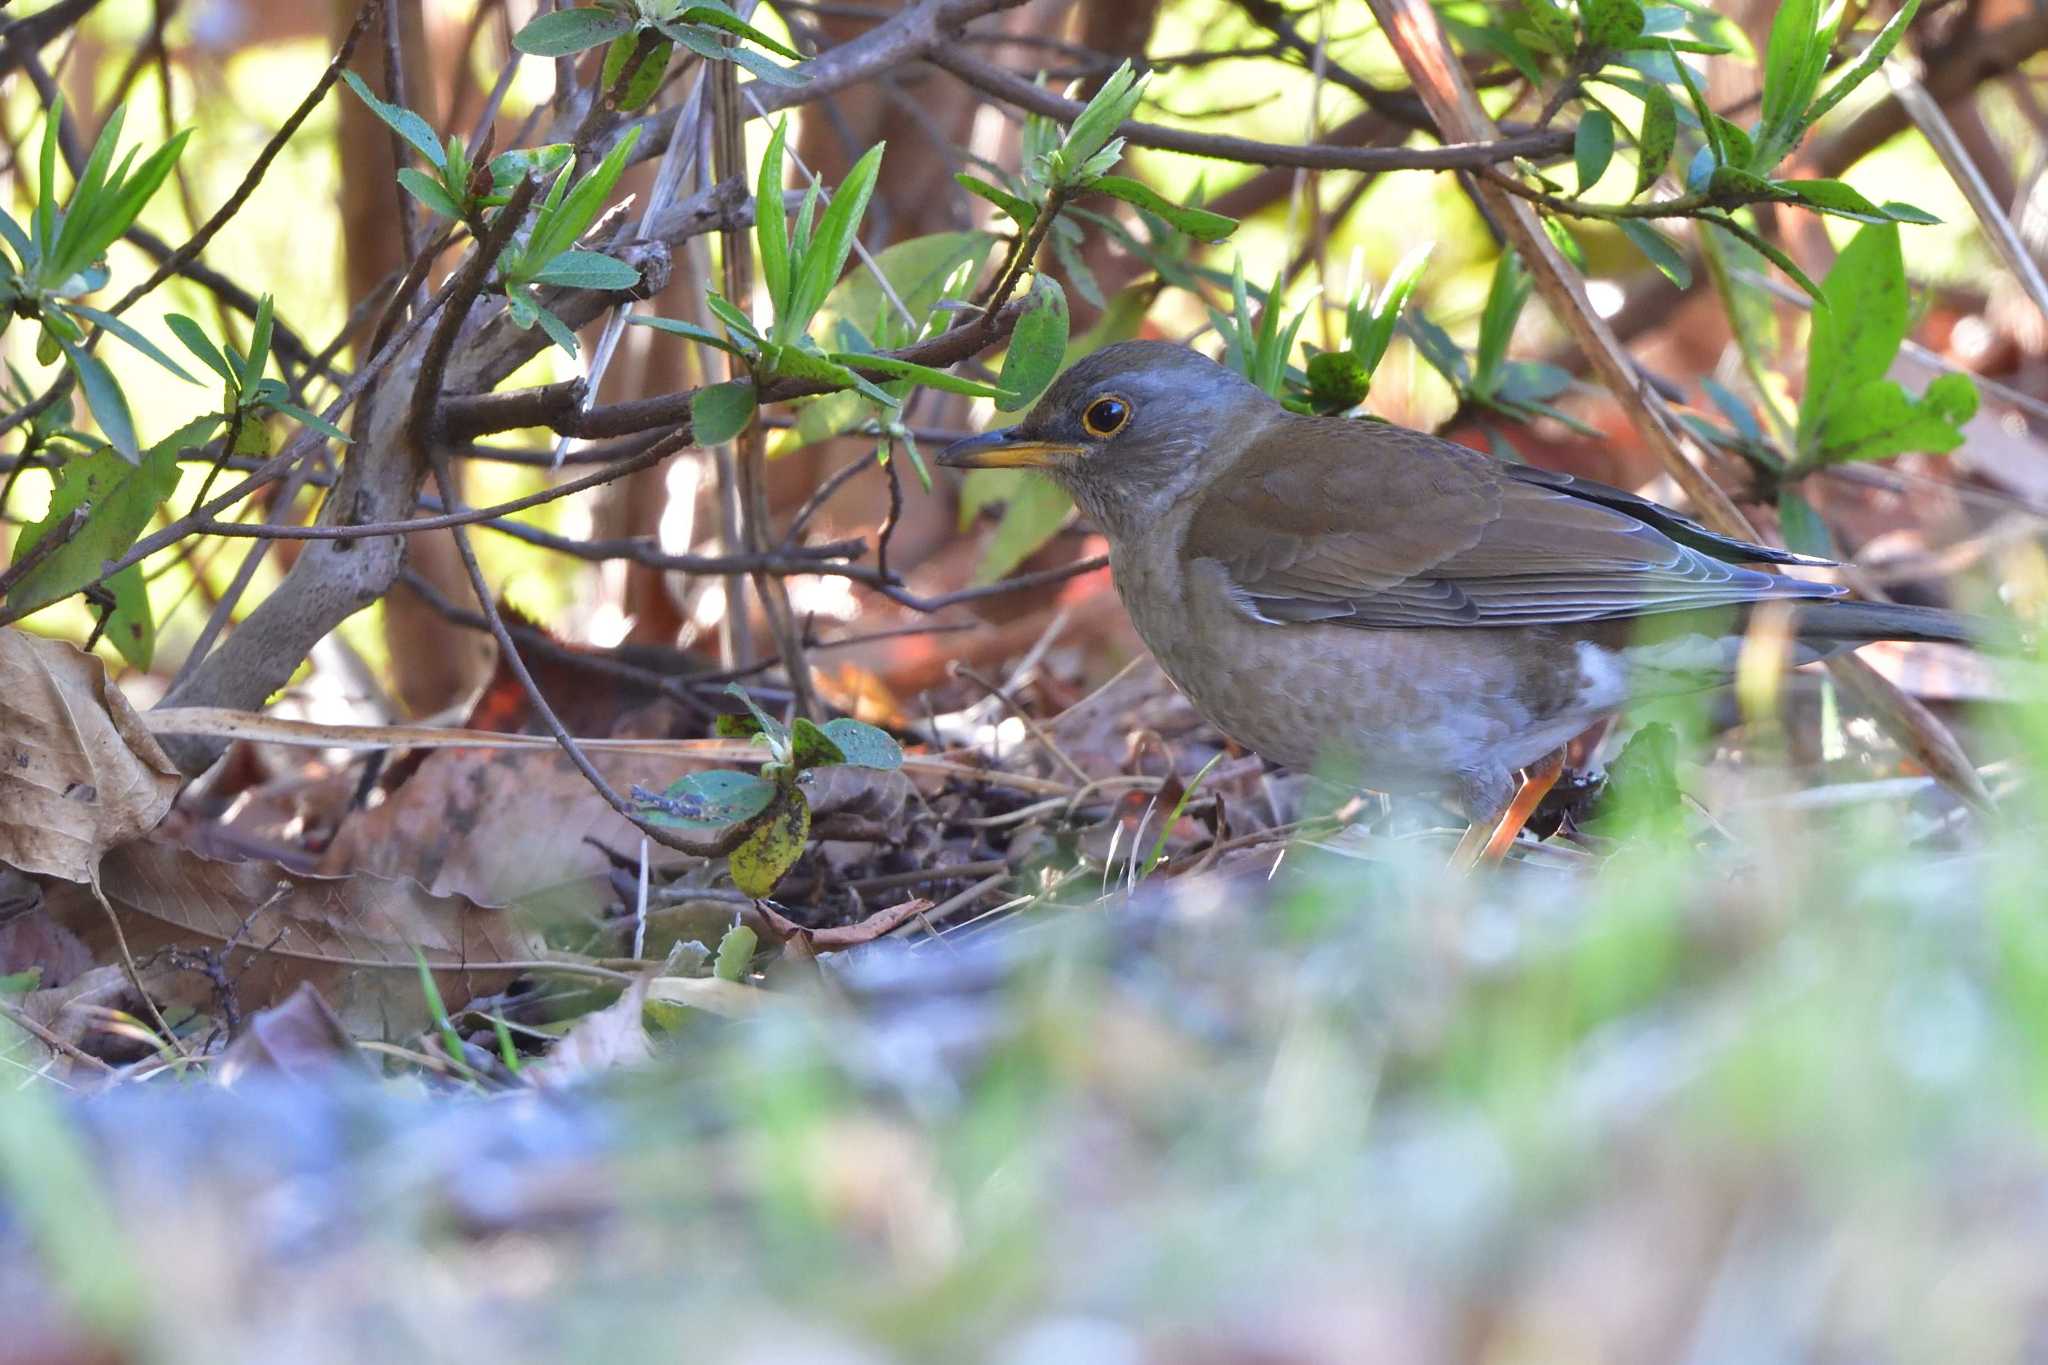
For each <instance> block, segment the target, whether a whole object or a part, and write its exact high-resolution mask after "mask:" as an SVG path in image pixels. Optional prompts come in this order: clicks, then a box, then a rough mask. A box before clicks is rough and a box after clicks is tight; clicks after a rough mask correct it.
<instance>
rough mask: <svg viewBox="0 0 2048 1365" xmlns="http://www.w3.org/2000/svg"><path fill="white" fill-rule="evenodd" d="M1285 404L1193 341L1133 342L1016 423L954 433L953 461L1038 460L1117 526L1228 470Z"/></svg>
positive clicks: (1091, 362) (1105, 354) (1141, 521)
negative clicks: (1193, 346)
mask: <svg viewBox="0 0 2048 1365" xmlns="http://www.w3.org/2000/svg"><path fill="white" fill-rule="evenodd" d="M1285 411H1286V410H1285V409H1284V408H1282V407H1281V406H1280V405H1279V404H1278V403H1276V402H1274V401H1273V400H1272V399H1271V398H1269V397H1267V396H1266V394H1265V393H1264V392H1262V391H1261V390H1260V389H1259V388H1257V387H1256V386H1255V385H1253V384H1252V383H1250V382H1249V381H1248V380H1246V379H1244V378H1243V377H1242V376H1241V375H1239V374H1237V373H1236V372H1235V371H1233V370H1229V369H1226V368H1224V367H1223V366H1221V365H1219V364H1217V363H1216V362H1215V361H1213V360H1210V359H1208V358H1207V357H1206V356H1203V355H1201V354H1199V353H1198V352H1195V351H1191V350H1189V349H1188V348H1187V347H1185V346H1179V345H1175V344H1174V343H1172V342H1166V341H1125V342H1120V343H1118V344H1117V345H1114V346H1105V347H1103V348H1102V349H1101V350H1099V351H1097V352H1095V353H1094V354H1093V355H1090V356H1087V357H1085V358H1084V359H1082V360H1080V361H1077V362H1076V363H1075V364H1074V366H1073V367H1072V368H1071V369H1069V370H1068V371H1067V372H1066V373H1065V374H1062V375H1061V376H1060V377H1059V378H1058V379H1057V380H1056V381H1054V383H1053V385H1052V387H1051V388H1049V389H1047V390H1046V392H1045V396H1044V397H1042V398H1040V399H1039V400H1038V403H1037V405H1036V406H1035V407H1033V408H1032V409H1031V411H1030V412H1029V413H1028V414H1026V416H1025V418H1024V420H1023V421H1021V422H1019V423H1017V424H1016V425H1015V426H1012V427H1004V428H1001V429H1000V430H996V431H990V432H986V433H984V434H982V435H980V436H971V437H969V438H968V439H966V440H964V441H958V442H955V443H954V444H953V445H950V446H948V447H947V448H946V449H945V450H944V451H943V452H941V453H940V455H939V463H940V464H942V465H949V466H951V467H953V468H955V469H1035V470H1037V471H1038V472H1039V473H1042V474H1044V475H1046V476H1048V477H1049V478H1051V479H1053V480H1054V481H1055V482H1057V483H1059V484H1060V485H1061V486H1063V487H1064V488H1065V489H1066V490H1067V491H1068V492H1069V493H1071V494H1073V495H1074V500H1075V501H1076V502H1078V503H1079V504H1080V505H1081V508H1082V510H1083V511H1085V512H1087V513H1088V515H1089V517H1090V518H1091V519H1092V520H1094V521H1095V522H1096V524H1097V525H1099V526H1101V527H1102V529H1103V530H1105V531H1108V532H1110V533H1111V534H1112V535H1115V534H1117V533H1119V532H1124V531H1128V530H1131V529H1134V528H1136V527H1139V526H1142V525H1145V524H1146V523H1148V522H1149V521H1151V520H1153V519H1155V518H1156V517H1158V516H1159V515H1160V514H1162V513H1163V512H1164V511H1165V510H1166V509H1167V508H1168V507H1170V506H1171V505H1172V504H1173V502H1174V501H1175V500H1177V499H1178V498H1180V497H1181V496H1183V495H1184V494H1185V493H1186V492H1188V491H1189V490H1191V489H1194V488H1199V487H1202V486H1204V485H1205V484H1207V483H1208V482H1209V481H1210V480H1211V479H1213V478H1215V477H1216V476H1217V475H1220V474H1222V473H1223V472H1224V471H1225V470H1227V469H1229V468H1230V467H1231V465H1232V464H1234V463H1235V462H1236V460H1237V459H1238V457H1239V456H1240V455H1242V454H1243V453H1244V451H1245V450H1246V448H1247V447H1248V446H1249V445H1250V443H1251V441H1252V440H1253V438H1254V437H1256V436H1257V435H1258V434H1259V433H1260V432H1261V431H1262V430H1264V428H1265V427H1266V426H1267V424H1268V423H1270V422H1271V421H1272V420H1273V419H1274V418H1275V417H1276V416H1282V415H1284V414H1285Z"/></svg>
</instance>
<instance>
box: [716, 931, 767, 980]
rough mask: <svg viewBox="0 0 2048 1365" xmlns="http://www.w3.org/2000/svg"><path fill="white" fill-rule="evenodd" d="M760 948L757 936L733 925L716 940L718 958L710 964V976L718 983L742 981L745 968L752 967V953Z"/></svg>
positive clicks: (745, 972) (759, 939)
mask: <svg viewBox="0 0 2048 1365" xmlns="http://www.w3.org/2000/svg"><path fill="white" fill-rule="evenodd" d="M760 946H761V936H760V935H759V934H757V933H755V932H754V931H753V930H752V929H750V928H748V927H747V926H746V925H744V924H735V925H733V926H732V928H730V929H728V930H726V931H725V936H724V937H723V938H721V939H719V940H718V957H717V959H716V960H715V961H714V962H713V963H712V964H711V974H712V975H713V976H715V977H717V978H718V979H719V980H720V981H739V980H742V979H744V978H745V976H746V974H747V968H749V967H751V966H753V965H754V952H755V950H756V949H758V948H759V947H760Z"/></svg>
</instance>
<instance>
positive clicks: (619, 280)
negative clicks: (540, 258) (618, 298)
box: [533, 251, 640, 289]
mask: <svg viewBox="0 0 2048 1365" xmlns="http://www.w3.org/2000/svg"><path fill="white" fill-rule="evenodd" d="M533 280H534V283H535V284H558V285H563V286H566V287H568V288H571V289H631V288H632V287H633V286H634V285H636V284H638V283H640V272H639V271H638V270H637V269H635V268H634V267H632V266H630V265H627V264H626V263H625V262H624V261H622V260H620V259H619V258H618V257H616V256H607V255H605V254H604V253H603V252H602V251H564V252H563V253H561V254H560V255H559V256H556V257H555V258H554V259H553V260H551V261H549V262H548V263H547V264H546V265H544V266H542V267H541V268H540V272H539V273H538V274H536V275H535V276H534V277H533Z"/></svg>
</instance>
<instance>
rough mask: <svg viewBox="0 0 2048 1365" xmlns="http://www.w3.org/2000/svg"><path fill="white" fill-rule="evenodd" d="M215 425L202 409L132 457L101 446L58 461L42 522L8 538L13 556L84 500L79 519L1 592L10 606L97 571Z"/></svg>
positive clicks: (31, 604) (144, 522)
mask: <svg viewBox="0 0 2048 1365" xmlns="http://www.w3.org/2000/svg"><path fill="white" fill-rule="evenodd" d="M219 426H220V418H219V417H218V416H217V415H212V414H209V415H208V416H206V417H202V418H200V419H198V420H197V421H194V422H189V423H187V424H186V425H185V426H183V427H181V428H179V429H178V430H177V431H176V432H174V433H172V434H171V435H170V436H168V437H166V438H165V439H164V440H162V441H159V442H157V443H156V444H155V445H154V446H151V447H150V449H149V453H148V454H147V455H146V456H144V457H143V458H142V459H141V460H140V461H139V462H138V463H130V462H129V461H127V460H124V459H122V458H121V457H120V456H118V455H116V454H115V453H114V452H112V451H110V450H107V449H106V448H104V447H102V448H100V449H99V450H96V451H94V452H92V453H90V454H86V455H79V456H75V457H74V458H72V459H70V460H67V461H65V463H64V466H63V468H62V469H61V470H59V471H58V474H57V480H56V485H55V487H54V488H53V489H52V490H51V493H50V505H49V509H48V511H47V512H46V513H45V514H44V516H43V519H42V520H41V521H38V522H36V523H35V524H33V525H31V526H27V527H24V528H23V529H22V532H21V535H20V537H19V538H18V539H17V541H16V543H15V549H14V553H15V557H16V559H17V560H19V559H20V558H21V557H22V556H25V555H26V554H27V553H28V552H29V551H30V550H32V549H34V548H35V546H36V545H37V544H38V543H39V542H40V541H41V540H42V538H43V537H44V536H46V535H48V534H49V533H50V532H51V531H52V530H53V529H55V527H56V526H57V524H58V523H59V522H61V521H63V520H64V518H66V517H67V516H69V515H70V514H71V513H72V512H73V511H74V510H76V509H77V508H79V507H82V506H86V505H88V504H90V506H91V508H92V511H91V513H90V515H89V516H87V518H86V521H85V524H84V525H83V526H81V527H79V528H78V531H77V533H76V534H74V535H73V536H72V537H71V539H70V540H68V541H66V542H65V543H64V544H63V545H61V546H59V547H58V548H57V549H56V550H55V551H53V552H52V553H51V555H50V557H49V558H47V559H45V560H44V561H43V562H42V563H41V564H38V565H37V566H36V567H35V568H34V569H33V570H32V571H30V572H29V574H28V575H27V576H25V577H24V578H23V579H22V580H21V581H20V582H18V583H16V584H15V585H14V588H13V590H12V591H11V592H10V593H8V595H7V602H8V605H9V606H10V607H13V608H17V609H31V610H32V609H34V608H36V607H40V606H44V605H47V604H49V603H51V602H55V601H58V600H60V599H62V598H65V597H69V596H70V595H71V594H72V593H74V592H77V591H78V590H79V589H80V588H82V587H84V586H85V585H86V584H88V583H90V582H92V581H93V580H94V579H96V578H98V577H99V576H100V571H101V569H102V568H103V567H104V566H105V565H106V564H107V562H108V561H110V560H115V559H119V558H120V557H121V556H122V555H124V554H126V553H127V552H128V550H129V547H130V546H132V545H134V544H135V541H136V538H137V537H139V536H140V535H141V534H142V532H143V529H144V528H145V527H147V526H148V525H149V519H150V517H151V516H153V515H154V514H155V513H156V509H157V507H158V506H159V505H160V504H161V503H162V502H163V500H164V499H165V498H168V497H170V496H171V494H172V493H173V492H175V491H176V490H177V487H178V457H179V455H180V454H182V453H183V452H184V451H185V450H187V449H190V448H192V447H194V446H199V445H203V444H205V443H206V441H207V440H208V439H210V438H211V437H212V435H213V433H214V431H215V430H216V429H217V428H218V427H219Z"/></svg>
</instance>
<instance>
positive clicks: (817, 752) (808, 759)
mask: <svg viewBox="0 0 2048 1365" xmlns="http://www.w3.org/2000/svg"><path fill="white" fill-rule="evenodd" d="M789 761H790V765H791V766H792V767H794V768H796V769H798V770H799V771H801V770H803V769H806V768H823V767H828V766H830V765H832V764H835V763H844V762H846V755H845V754H843V753H841V752H840V750H839V746H838V745H837V744H834V743H833V742H832V740H831V738H830V737H829V736H828V735H826V733H825V732H824V731H823V730H820V729H819V728H818V726H817V722H815V721H812V720H808V719H806V718H805V717H803V716H798V717H797V718H796V719H795V720H794V721H792V722H791V723H790V727H789Z"/></svg>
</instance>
